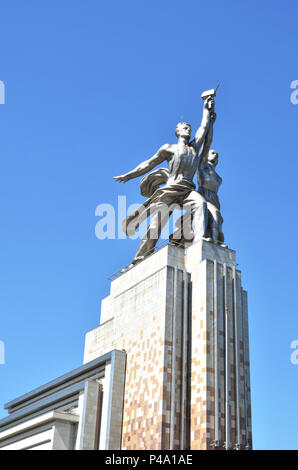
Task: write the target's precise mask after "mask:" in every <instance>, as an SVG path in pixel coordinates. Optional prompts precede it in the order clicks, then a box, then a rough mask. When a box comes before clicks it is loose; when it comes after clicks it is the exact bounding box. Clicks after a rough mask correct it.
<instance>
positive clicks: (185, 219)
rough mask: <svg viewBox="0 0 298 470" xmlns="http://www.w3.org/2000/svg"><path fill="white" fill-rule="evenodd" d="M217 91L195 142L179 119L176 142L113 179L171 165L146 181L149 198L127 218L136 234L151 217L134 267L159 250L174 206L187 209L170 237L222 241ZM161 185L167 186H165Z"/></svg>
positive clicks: (127, 228)
mask: <svg viewBox="0 0 298 470" xmlns="http://www.w3.org/2000/svg"><path fill="white" fill-rule="evenodd" d="M215 95H216V90H208V92H205V93H203V94H202V98H203V99H204V105H203V116H202V122H201V125H200V127H199V129H198V131H197V132H196V135H195V137H194V139H193V140H192V141H190V137H191V126H190V124H188V123H186V122H180V123H178V124H177V126H176V131H175V134H176V136H177V138H178V143H177V144H172V145H170V144H166V145H163V146H162V147H161V148H160V149H159V150H158V151H157V152H156V154H155V155H153V157H151V158H149V159H148V160H146V161H144V162H143V163H141V164H140V165H138V166H137V167H136V168H135V169H134V170H132V171H130V172H128V173H126V174H124V175H120V176H115V177H114V179H115V180H116V181H119V182H126V181H128V180H130V179H132V178H137V177H138V176H142V175H144V174H145V173H147V172H148V171H150V170H152V169H153V168H154V167H156V166H157V165H159V164H160V163H162V162H164V161H167V162H168V165H169V169H166V168H158V169H157V170H155V171H153V172H151V173H149V174H148V175H147V176H145V177H144V178H143V179H142V181H141V194H142V195H143V196H146V197H148V199H147V200H146V201H145V202H144V203H143V204H142V205H141V206H140V207H139V208H138V209H137V210H136V211H134V212H133V213H132V214H130V215H129V216H128V217H127V219H125V220H124V221H123V230H124V232H125V233H126V234H127V235H132V233H134V231H135V230H136V229H137V228H138V226H139V225H140V224H141V223H142V222H143V221H144V220H145V219H146V218H147V217H149V216H150V215H151V221H150V224H149V226H148V229H147V231H146V233H145V235H144V236H143V237H142V240H141V243H140V246H139V248H138V251H137V253H136V255H135V258H134V260H133V261H132V263H131V266H132V265H134V264H136V263H138V262H139V261H141V260H143V259H144V258H145V257H147V256H149V255H150V254H151V253H152V252H153V251H154V247H155V245H156V243H157V240H158V238H159V236H160V234H161V231H162V229H163V227H164V226H165V224H166V223H167V221H168V219H169V217H170V215H171V214H172V212H173V210H174V209H176V208H178V207H182V208H183V209H184V210H185V211H186V213H185V214H184V215H183V216H182V217H181V218H180V219H179V221H177V222H179V223H178V228H177V230H176V231H175V232H174V233H173V234H172V235H171V237H170V238H171V240H174V242H176V243H179V244H185V243H187V242H188V243H196V242H197V241H199V240H200V239H201V238H206V237H207V238H208V240H210V241H211V240H212V241H213V242H215V243H222V242H223V235H222V232H221V224H222V218H221V215H220V212H219V211H220V206H219V201H218V198H217V190H218V188H219V186H220V184H221V178H220V177H219V176H218V175H217V173H216V172H215V169H214V167H215V166H216V163H217V159H218V155H217V153H216V152H215V153H214V151H213V150H210V145H211V142H212V137H213V123H214V121H215V118H216V114H215V112H214V96H215ZM202 146H203V150H202V152H201V154H200V150H201V147H202ZM195 173H197V177H198V182H199V191H196V187H195V185H194V183H193V177H194V175H195ZM161 184H164V185H165V186H163V187H160V185H161ZM176 225H177V223H176Z"/></svg>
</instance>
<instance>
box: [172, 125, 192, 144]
mask: <svg viewBox="0 0 298 470" xmlns="http://www.w3.org/2000/svg"><path fill="white" fill-rule="evenodd" d="M175 134H176V137H178V138H179V137H184V138H185V139H188V140H189V139H190V136H191V125H190V124H188V122H178V124H177V126H176V130H175Z"/></svg>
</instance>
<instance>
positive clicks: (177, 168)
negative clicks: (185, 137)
mask: <svg viewBox="0 0 298 470" xmlns="http://www.w3.org/2000/svg"><path fill="white" fill-rule="evenodd" d="M166 151H167V155H168V156H167V160H168V164H169V170H170V175H169V179H168V182H167V184H172V183H175V182H179V181H181V180H182V179H186V180H188V181H190V182H193V177H194V175H195V173H196V170H197V168H198V162H199V157H198V153H197V151H196V150H195V149H194V147H193V146H192V145H191V144H181V143H180V144H173V145H169V146H168V148H167V150H166Z"/></svg>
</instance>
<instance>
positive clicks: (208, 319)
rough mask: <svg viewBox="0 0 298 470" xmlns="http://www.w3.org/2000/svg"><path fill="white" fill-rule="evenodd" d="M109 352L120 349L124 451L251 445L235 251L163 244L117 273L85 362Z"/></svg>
mask: <svg viewBox="0 0 298 470" xmlns="http://www.w3.org/2000/svg"><path fill="white" fill-rule="evenodd" d="M112 349H118V350H125V351H126V354H127V358H126V377H125V393H124V404H123V426H122V449H127V450H132V449H149V450H155V449H211V448H212V449H213V448H217V449H223V448H235V447H236V448H240V447H241V448H245V447H246V448H251V411H250V383H249V350H248V324H247V295H246V292H245V291H243V290H242V287H241V274H240V271H238V270H237V269H236V257H235V252H234V251H232V250H229V249H228V248H222V247H219V246H217V245H214V244H212V243H208V242H206V241H203V240H202V241H200V242H198V243H196V244H194V245H192V246H190V247H189V248H186V249H183V248H180V247H177V246H174V245H166V246H165V247H163V248H162V249H160V250H159V251H157V252H156V253H154V254H153V255H151V256H150V257H148V258H147V259H145V260H144V261H142V262H141V263H139V264H138V265H136V266H135V267H133V268H131V269H129V270H128V271H126V272H124V273H123V274H121V275H120V276H118V277H117V278H115V279H114V280H113V281H112V282H111V290H110V295H109V296H108V297H106V298H105V299H103V301H102V308H101V323H100V325H99V326H98V327H97V328H95V329H94V330H91V331H90V332H88V333H87V335H86V344H85V355H84V362H85V363H86V362H89V361H91V360H92V359H95V358H97V357H99V356H102V355H103V354H105V353H107V352H109V351H111V350H112ZM119 399H121V397H119ZM115 406H117V397H115ZM121 406H122V403H121V404H119V407H121Z"/></svg>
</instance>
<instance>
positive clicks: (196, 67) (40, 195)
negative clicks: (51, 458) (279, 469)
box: [0, 0, 298, 449]
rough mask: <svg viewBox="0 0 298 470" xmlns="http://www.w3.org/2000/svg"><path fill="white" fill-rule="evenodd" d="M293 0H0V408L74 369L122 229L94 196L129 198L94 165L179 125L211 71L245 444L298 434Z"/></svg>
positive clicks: (161, 138) (289, 439)
mask: <svg viewBox="0 0 298 470" xmlns="http://www.w3.org/2000/svg"><path fill="white" fill-rule="evenodd" d="M297 16H298V4H297V1H296V0H284V1H282V2H281V1H274V2H273V1H272V0H262V1H259V0H258V1H257V0H250V1H249V2H248V1H244V0H241V1H240V0H225V1H222V0H213V2H203V1H198V0H189V1H187V2H181V1H178V0H171V1H170V0H163V1H160V0H158V1H157V0H150V2H145V1H140V0H138V1H136V0H127V1H125V2H124V1H120V0H118V1H114V0H111V1H109V2H103V1H101V0H88V1H86V0H63V1H61V0H59V1H58V0H51V1H49V0H44V1H42V2H41V1H38V0H27V1H26V2H24V1H22V0H9V1H8V0H2V1H1V2H0V43H1V61H0V80H2V81H3V82H4V83H5V104H4V105H0V126H1V127H0V165H1V168H0V192H1V197H0V214H1V222H0V227H1V230H0V247H1V248H0V250H1V251H0V252H1V262H0V285H1V290H0V315H1V324H0V327H1V328H0V340H1V341H3V342H4V343H5V355H6V357H5V360H6V363H5V364H4V365H0V383H1V388H0V409H1V411H0V415H1V416H4V415H5V412H4V411H3V404H4V403H5V402H7V401H9V400H10V399H13V398H15V397H16V396H18V395H20V394H22V393H25V392H27V391H29V390H31V389H32V388H34V387H36V386H38V385H40V384H42V383H44V382H46V381H48V380H50V379H52V378H55V377H56V376H58V375H61V374H62V373H64V372H67V371H68V370H71V369H72V368H75V367H77V366H79V365H80V364H81V363H82V359H83V346H84V335H85V332H86V331H87V330H90V329H92V328H94V327H96V326H97V325H98V322H99V315H100V300H101V298H102V297H104V296H106V295H107V294H108V291H109V282H108V280H107V276H108V275H110V274H111V273H113V272H115V271H116V270H118V269H119V268H121V267H122V266H124V265H126V264H128V263H129V261H130V260H131V259H132V257H133V255H134V253H135V251H136V248H137V245H138V241H137V240H109V239H107V240H98V239H97V238H96V236H95V232H94V229H95V225H96V222H97V221H98V217H96V216H95V208H96V207H97V206H98V204H101V203H110V204H114V205H116V204H117V197H118V195H127V197H128V202H129V203H134V202H142V200H143V198H142V197H141V196H140V194H139V180H133V181H130V182H128V183H127V184H125V185H120V184H119V183H116V182H114V181H113V179H112V177H113V176H114V175H118V174H121V173H124V172H126V171H128V170H130V169H132V168H134V167H135V166H136V165H137V164H138V163H140V162H141V161H143V160H144V159H145V158H147V157H150V156H151V155H153V153H154V152H155V151H156V150H157V148H158V147H159V146H161V145H162V144H164V143H174V142H175V141H176V138H175V135H174V129H175V126H176V123H177V122H178V121H181V120H186V121H189V122H190V123H192V126H193V128H194V129H195V128H196V127H197V126H198V125H199V123H200V119H201V111H202V100H201V98H200V94H201V92H202V91H203V90H205V89H208V88H212V87H215V86H216V85H217V83H218V82H220V89H219V91H218V96H217V98H216V112H217V121H216V123H215V129H214V147H215V148H216V150H217V151H218V152H219V158H220V162H219V166H218V172H219V173H220V174H221V176H222V177H223V185H222V187H221V189H220V199H221V204H222V213H223V217H224V226H223V228H224V233H225V236H226V240H227V243H228V245H229V247H231V248H233V249H235V250H237V256H238V263H239V268H240V269H241V270H242V278H243V285H244V287H245V288H246V289H247V290H248V293H249V297H248V299H249V322H250V350H251V382H252V412H253V433H254V447H255V448H256V449H261V448H267V449H277V448H280V449H282V448H291V449H297V448H298V430H297V421H298V404H297V385H298V364H297V365H293V364H292V363H291V361H290V356H291V352H292V351H291V349H290V344H291V342H292V341H293V340H296V339H298V322H297V312H298V296H297V262H298V260H297V246H296V243H297V229H298V220H297V172H298V163H297V135H298V133H297V131H298V126H297V125H298V105H294V104H292V102H291V100H290V96H291V92H292V91H293V90H291V88H290V85H291V83H292V81H294V80H298V68H297V44H298V29H297Z"/></svg>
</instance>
